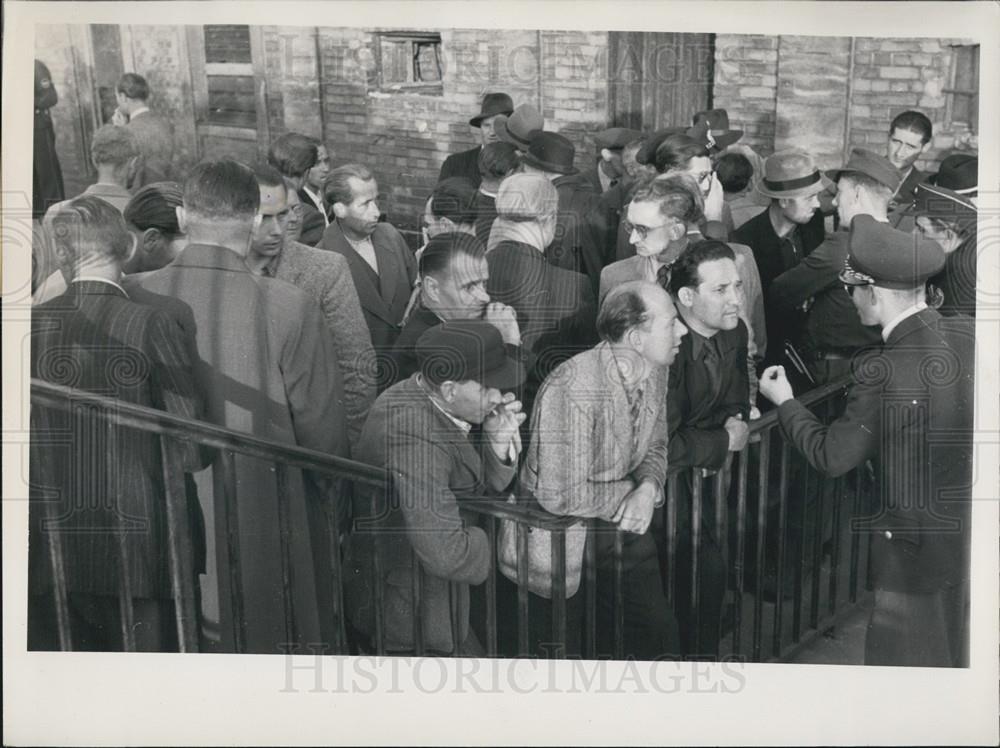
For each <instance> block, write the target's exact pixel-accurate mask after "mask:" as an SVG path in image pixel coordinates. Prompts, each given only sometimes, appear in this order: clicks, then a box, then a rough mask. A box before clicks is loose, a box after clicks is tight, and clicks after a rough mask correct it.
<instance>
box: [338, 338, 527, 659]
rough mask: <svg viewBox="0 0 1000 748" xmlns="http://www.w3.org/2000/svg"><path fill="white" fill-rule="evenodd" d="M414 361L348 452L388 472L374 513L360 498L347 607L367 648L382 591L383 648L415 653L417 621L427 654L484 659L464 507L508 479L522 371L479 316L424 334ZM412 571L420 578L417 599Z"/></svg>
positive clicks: (477, 558)
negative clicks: (472, 619)
mask: <svg viewBox="0 0 1000 748" xmlns="http://www.w3.org/2000/svg"><path fill="white" fill-rule="evenodd" d="M417 356H418V359H419V366H420V371H418V372H416V373H415V374H413V376H411V377H410V378H408V379H405V380H404V381H402V382H399V383H398V384H396V385H394V386H393V387H390V388H389V389H388V390H386V391H385V392H383V393H382V394H381V395H380V396H379V398H378V400H376V402H375V406H374V407H373V408H372V412H371V415H370V416H369V418H368V422H367V423H366V424H365V429H364V433H363V434H362V436H361V439H360V441H359V442H358V444H357V447H356V449H355V451H354V455H355V457H356V458H357V459H359V460H361V461H363V462H366V463H368V464H370V465H375V466H377V467H381V468H385V469H386V470H387V471H388V473H389V474H390V475H392V485H391V486H385V487H384V488H381V489H379V490H378V491H377V493H376V497H375V501H374V506H373V505H372V504H373V502H372V501H371V500H370V499H369V497H368V496H363V497H360V500H359V501H357V504H356V506H357V509H356V510H355V512H354V517H355V525H354V532H353V534H352V537H351V547H350V554H349V558H348V570H347V572H346V577H347V582H346V585H345V599H346V606H347V611H348V615H349V616H350V619H351V621H352V623H353V625H354V627H355V628H356V629H357V630H358V631H359V632H361V633H362V634H365V635H367V637H368V642H367V645H369V646H371V647H372V648H373V649H374V648H375V647H377V646H378V644H379V642H377V641H376V636H377V630H378V629H377V625H376V613H375V601H376V600H377V599H378V598H377V597H376V595H375V594H374V590H373V585H382V586H383V587H382V589H383V594H382V598H381V599H382V605H383V608H382V631H383V632H384V642H383V643H384V646H385V648H386V650H387V651H388V652H390V653H393V654H404V653H410V654H412V653H413V652H414V651H415V650H416V648H417V643H416V642H415V641H414V638H413V637H414V616H415V615H418V614H419V615H420V623H421V626H420V629H421V631H422V634H423V636H422V639H423V642H422V644H423V647H424V652H426V653H427V654H440V655H457V656H472V657H475V656H483V654H484V650H483V647H482V644H481V643H480V642H479V640H478V638H477V637H476V635H475V633H474V631H473V629H472V628H471V627H470V625H469V607H470V606H469V597H470V593H469V587H470V585H478V584H482V583H483V582H484V581H485V580H486V576H487V573H488V572H489V569H490V553H491V547H490V543H489V540H488V539H487V536H486V533H485V532H484V531H483V530H482V529H481V528H479V527H477V526H476V520H475V517H474V515H471V514H470V513H468V512H467V511H464V510H463V507H462V504H463V502H464V501H466V500H469V499H483V498H489V497H496V496H497V495H499V494H500V493H501V492H502V491H504V490H505V489H507V487H508V486H509V485H510V484H511V482H512V481H513V480H514V477H515V474H516V471H517V461H518V456H519V454H520V450H521V442H520V438H519V436H518V427H519V425H520V423H521V422H522V421H523V420H524V417H525V416H524V414H523V413H522V412H521V404H520V403H519V402H517V400H516V399H515V396H514V395H513V393H512V392H511V390H513V389H515V388H516V387H518V386H519V385H520V383H521V382H522V381H523V379H524V369H523V367H522V366H521V364H520V363H518V362H516V361H513V360H511V359H509V358H507V356H506V355H505V353H504V346H503V341H502V340H501V337H500V333H499V332H498V331H497V329H496V328H495V327H494V326H493V325H491V324H489V323H488V322H484V321H482V320H472V319H460V320H459V319H456V320H450V321H448V322H445V323H443V324H441V325H438V326H436V327H434V328H432V329H430V330H428V331H427V332H425V333H424V334H423V335H422V336H421V338H420V340H419V341H418V342H417ZM477 426H478V427H479V428H478V429H476V437H475V438H473V436H472V432H473V428H474V427H477ZM390 499H391V500H390ZM376 554H378V555H379V557H380V561H381V564H380V565H377V564H375V562H374V559H375V555H376ZM414 555H416V559H414ZM378 568H380V569H381V574H382V576H381V578H378V579H377V578H376V569H378ZM414 574H420V575H421V585H420V599H419V601H416V600H414V594H413V590H414V580H413V575H414ZM415 608H416V609H417V610H416V611H415ZM456 625H457V630H456V629H455V626H456Z"/></svg>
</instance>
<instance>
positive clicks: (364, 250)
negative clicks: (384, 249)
mask: <svg viewBox="0 0 1000 748" xmlns="http://www.w3.org/2000/svg"><path fill="white" fill-rule="evenodd" d="M344 238H345V239H347V235H346V234H345V235H344ZM347 241H348V243H349V244H350V245H351V246H352V247H354V251H355V252H357V253H358V254H359V255H360V256H361V259H362V260H364V261H365V262H367V263H368V264H369V265H370V266H371V269H372V270H374V271H375V275H378V258H377V257H376V256H375V245H374V244H372V239H371V237H368V238H367V239H362V240H361V241H359V242H356V241H354V240H353V239H347Z"/></svg>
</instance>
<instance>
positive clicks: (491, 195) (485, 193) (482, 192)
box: [479, 187, 497, 200]
mask: <svg viewBox="0 0 1000 748" xmlns="http://www.w3.org/2000/svg"><path fill="white" fill-rule="evenodd" d="M479 192H480V194H483V195H486V197H492V198H493V199H494V200H496V199H497V193H495V192H489V191H488V190H484V189H483V188H482V187H480V188H479Z"/></svg>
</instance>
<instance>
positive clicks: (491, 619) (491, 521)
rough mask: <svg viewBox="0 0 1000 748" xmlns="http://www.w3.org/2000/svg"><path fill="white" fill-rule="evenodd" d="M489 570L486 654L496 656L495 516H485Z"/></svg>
mask: <svg viewBox="0 0 1000 748" xmlns="http://www.w3.org/2000/svg"><path fill="white" fill-rule="evenodd" d="M486 536H487V538H488V539H489V544H490V570H489V572H488V573H487V574H486V654H488V655H489V656H490V657H496V656H497V518H496V517H492V516H487V517H486Z"/></svg>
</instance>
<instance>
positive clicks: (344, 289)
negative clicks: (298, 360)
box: [265, 242, 377, 443]
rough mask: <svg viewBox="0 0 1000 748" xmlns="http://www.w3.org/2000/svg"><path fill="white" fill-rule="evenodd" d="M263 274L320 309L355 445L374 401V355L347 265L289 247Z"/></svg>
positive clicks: (338, 259) (334, 258)
mask: <svg viewBox="0 0 1000 748" xmlns="http://www.w3.org/2000/svg"><path fill="white" fill-rule="evenodd" d="M265 272H266V273H267V274H268V275H270V276H271V277H274V278H277V279H278V280H283V281H286V282H288V283H291V284H292V285H293V286H295V287H296V288H300V289H302V290H303V291H305V292H306V293H307V294H309V296H310V297H312V299H313V300H315V301H316V303H317V304H319V308H320V311H321V312H322V313H323V319H324V320H325V321H326V328H327V330H329V331H330V336H331V338H332V339H333V350H334V354H335V355H336V357H337V363H338V364H339V365H340V373H341V376H342V378H343V382H344V409H345V417H346V418H347V431H348V434H349V436H350V439H351V442H352V443H353V442H355V441H357V439H358V437H359V436H361V427H362V426H364V425H365V419H366V418H367V417H368V411H369V409H370V408H371V406H372V403H374V402H375V396H376V394H377V393H376V388H375V377H374V376H373V373H374V371H375V351H374V349H373V348H372V341H371V337H370V335H369V333H368V326H367V325H366V324H365V318H364V315H363V314H362V312H361V302H360V301H358V293H357V291H355V290H354V280H353V279H352V277H351V269H350V268H349V267H348V265H347V260H346V259H344V257H343V256H342V255H339V254H337V253H336V252H326V251H324V250H321V249H315V248H313V247H307V246H306V245H304V244H300V243H299V242H286V243H285V247H284V249H282V250H281V254H279V255H278V256H277V257H276V258H275V259H274V260H273V261H272V262H271V263H270V265H269V266H268V267H266V268H265Z"/></svg>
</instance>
